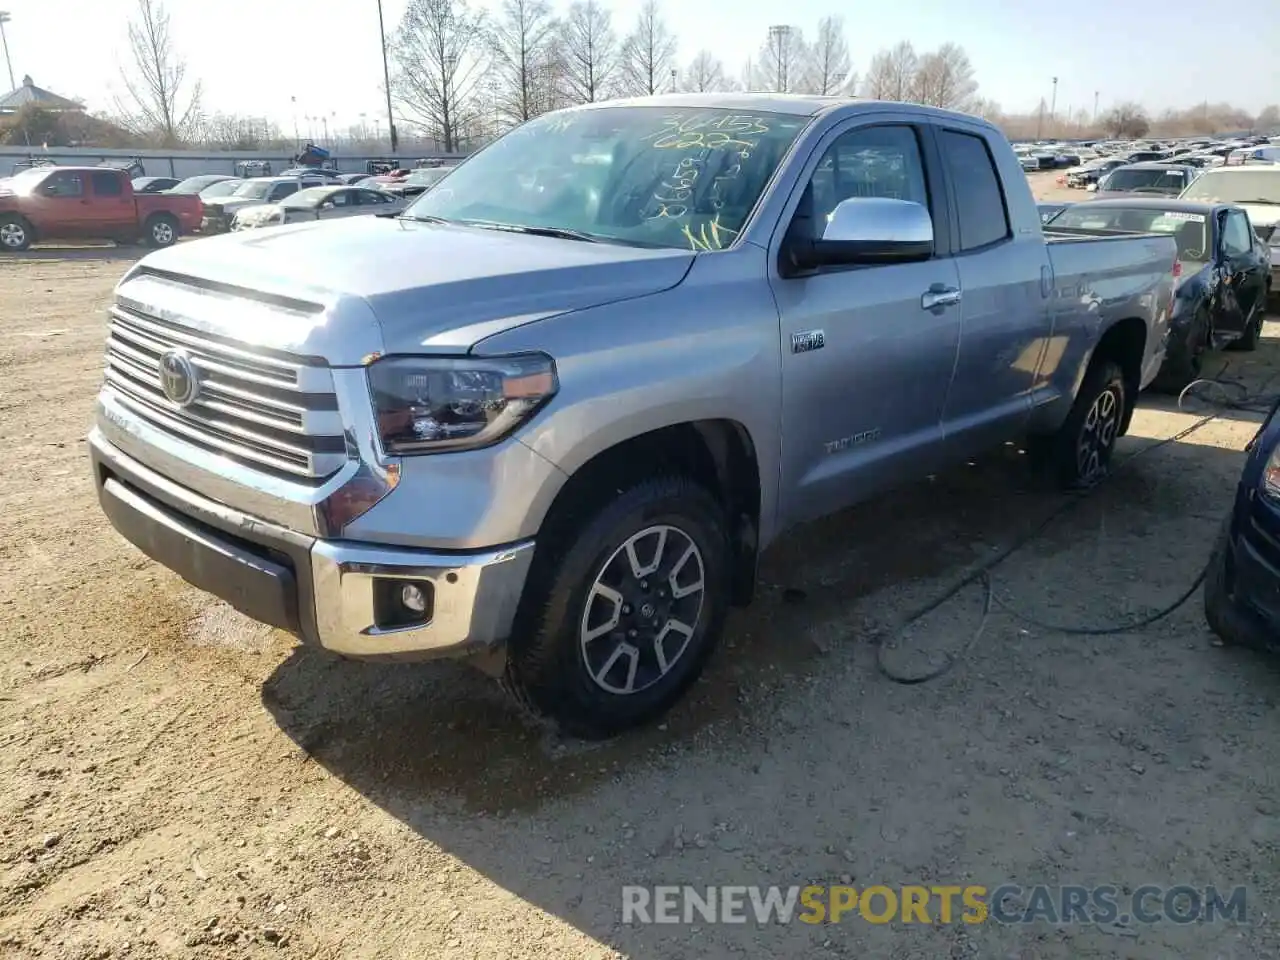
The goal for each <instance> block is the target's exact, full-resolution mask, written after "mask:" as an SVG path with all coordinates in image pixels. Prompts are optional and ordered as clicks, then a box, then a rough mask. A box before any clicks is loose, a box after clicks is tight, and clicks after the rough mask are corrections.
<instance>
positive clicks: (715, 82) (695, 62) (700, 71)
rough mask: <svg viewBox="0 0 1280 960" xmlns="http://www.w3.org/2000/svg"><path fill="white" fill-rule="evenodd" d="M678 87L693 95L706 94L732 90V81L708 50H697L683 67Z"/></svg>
mask: <svg viewBox="0 0 1280 960" xmlns="http://www.w3.org/2000/svg"><path fill="white" fill-rule="evenodd" d="M680 87H681V89H683V90H691V91H693V92H694V93H706V92H708V91H717V90H732V89H733V81H732V80H730V79H729V78H728V77H726V76H725V73H724V64H723V63H722V62H721V61H720V60H719V59H718V58H717V57H716V56H714V55H713V54H712V53H711V51H710V50H699V51H698V52H697V53H695V54H694V55H693V59H692V60H690V61H689V66H687V67H685V70H684V79H683V80H682V81H681V82H680Z"/></svg>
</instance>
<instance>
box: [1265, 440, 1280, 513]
mask: <svg viewBox="0 0 1280 960" xmlns="http://www.w3.org/2000/svg"><path fill="white" fill-rule="evenodd" d="M1262 492H1263V493H1265V494H1266V495H1267V496H1268V497H1271V498H1272V499H1273V500H1280V445H1278V446H1276V447H1275V448H1273V449H1272V451H1271V456H1269V457H1268V458H1267V465H1266V466H1265V467H1264V468H1263V469H1262Z"/></svg>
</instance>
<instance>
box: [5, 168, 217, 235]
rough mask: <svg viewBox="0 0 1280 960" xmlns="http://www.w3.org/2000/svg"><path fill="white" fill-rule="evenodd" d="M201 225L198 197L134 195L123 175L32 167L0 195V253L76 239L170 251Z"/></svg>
mask: <svg viewBox="0 0 1280 960" xmlns="http://www.w3.org/2000/svg"><path fill="white" fill-rule="evenodd" d="M199 223H200V198H199V197H185V196H175V195H172V194H165V193H156V194H135V193H134V192H133V184H132V183H131V182H130V177H129V175H128V174H127V173H125V172H124V171H122V170H111V169H105V168H102V167H32V168H30V169H28V170H24V171H23V172H22V173H19V174H16V175H15V176H13V177H10V178H9V179H8V180H7V181H6V182H5V184H4V187H3V189H0V249H3V250H7V251H17V250H25V249H27V247H29V246H31V244H33V243H36V242H38V241H45V240H73V239H74V240H79V239H97V240H118V241H122V242H133V241H138V240H140V241H142V242H143V243H146V244H149V245H151V246H154V247H167V246H169V245H170V244H173V243H175V242H176V241H177V239H178V237H180V236H181V235H182V234H184V233H190V232H191V231H193V230H194V229H195V228H196V227H197V226H198V225H199Z"/></svg>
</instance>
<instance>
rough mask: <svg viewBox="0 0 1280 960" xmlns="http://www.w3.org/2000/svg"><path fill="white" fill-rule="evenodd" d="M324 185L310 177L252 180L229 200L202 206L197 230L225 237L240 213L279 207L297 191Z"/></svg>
mask: <svg viewBox="0 0 1280 960" xmlns="http://www.w3.org/2000/svg"><path fill="white" fill-rule="evenodd" d="M324 185H325V181H324V180H323V179H322V178H320V177H310V176H307V177H254V178H252V179H250V180H244V181H241V183H240V185H239V186H238V187H236V188H235V190H234V191H233V192H232V193H231V194H230V195H229V196H226V197H223V198H219V199H214V200H208V201H206V202H205V205H204V220H203V221H202V223H201V224H200V229H201V231H203V232H204V233H225V232H226V231H228V230H230V229H231V221H232V220H233V219H234V218H235V215H236V214H237V213H239V212H240V211H241V210H245V209H247V208H249V207H252V206H254V205H255V204H259V203H279V202H280V201H281V200H283V199H284V198H285V197H288V196H291V195H292V194H295V193H297V192H298V191H299V190H303V189H305V188H307V187H321V186H324Z"/></svg>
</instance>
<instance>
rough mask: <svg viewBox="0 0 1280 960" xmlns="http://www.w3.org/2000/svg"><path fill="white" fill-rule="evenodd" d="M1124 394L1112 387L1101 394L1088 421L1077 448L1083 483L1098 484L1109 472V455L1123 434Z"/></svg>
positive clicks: (1090, 412) (1082, 430)
mask: <svg viewBox="0 0 1280 960" xmlns="http://www.w3.org/2000/svg"><path fill="white" fill-rule="evenodd" d="M1120 406H1121V400H1120V393H1119V391H1118V390H1117V389H1116V387H1115V386H1114V385H1113V386H1108V387H1107V388H1106V389H1105V390H1103V391H1102V393H1100V394H1098V396H1097V398H1096V399H1095V400H1094V401H1093V406H1091V407H1090V408H1089V413H1088V415H1087V416H1086V417H1085V418H1084V425H1083V427H1081V429H1080V440H1079V442H1078V444H1077V446H1076V467H1077V469H1078V471H1079V476H1080V481H1081V482H1082V483H1085V484H1092V483H1097V482H1098V481H1099V480H1100V479H1102V475H1103V473H1104V472H1105V470H1106V460H1107V454H1108V453H1109V452H1110V450H1111V447H1112V445H1113V444H1114V443H1115V442H1116V435H1117V433H1119V430H1120Z"/></svg>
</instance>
